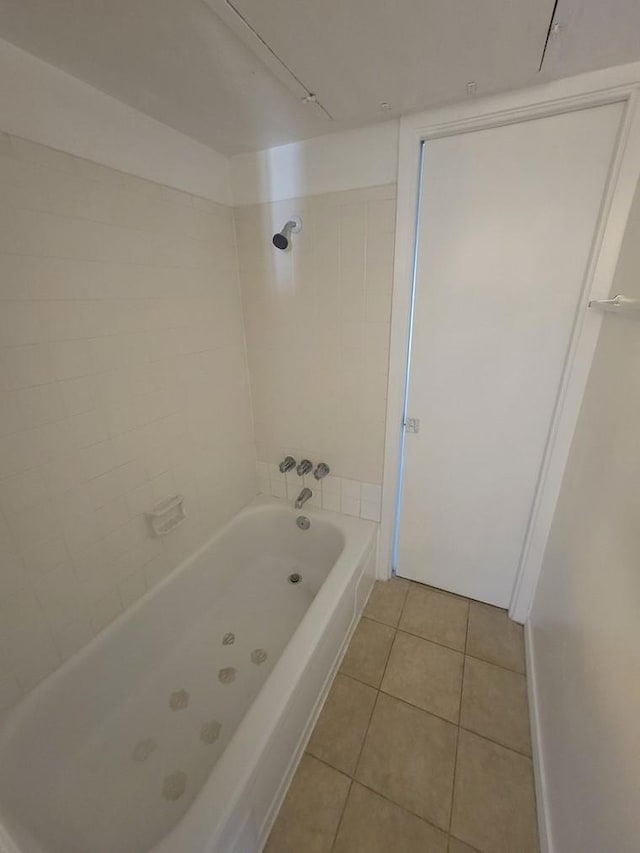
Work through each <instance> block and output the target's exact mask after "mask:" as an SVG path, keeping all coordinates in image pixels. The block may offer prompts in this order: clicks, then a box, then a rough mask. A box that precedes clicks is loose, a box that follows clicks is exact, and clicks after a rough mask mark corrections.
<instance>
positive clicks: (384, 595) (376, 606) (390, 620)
mask: <svg viewBox="0 0 640 853" xmlns="http://www.w3.org/2000/svg"><path fill="white" fill-rule="evenodd" d="M408 591H409V581H406V580H403V579H402V578H391V580H388V581H376V583H375V586H374V587H373V590H372V592H371V595H370V596H369V601H368V602H367V606H366V607H365V609H364V615H365V616H367V617H368V618H369V619H375V620H376V622H384V624H385V625H391V626H392V627H393V628H395V627H396V625H397V624H398V620H399V619H400V613H401V612H402V606H403V605H404V600H405V598H406V596H407V592H408Z"/></svg>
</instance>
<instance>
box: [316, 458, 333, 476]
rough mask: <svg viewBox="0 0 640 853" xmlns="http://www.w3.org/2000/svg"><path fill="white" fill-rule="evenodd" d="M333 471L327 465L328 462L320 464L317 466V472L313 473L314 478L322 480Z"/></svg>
mask: <svg viewBox="0 0 640 853" xmlns="http://www.w3.org/2000/svg"><path fill="white" fill-rule="evenodd" d="M330 470H331V469H330V468H329V466H328V465H327V463H326V462H320V464H319V465H317V466H316V470H315V471H314V472H313V476H314V477H315V478H316V480H321V479H322V478H323V477H326V476H327V474H328V473H329V471H330Z"/></svg>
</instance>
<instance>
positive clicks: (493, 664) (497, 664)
mask: <svg viewBox="0 0 640 853" xmlns="http://www.w3.org/2000/svg"><path fill="white" fill-rule="evenodd" d="M464 654H465V657H468V658H473V659H474V660H479V661H481V662H482V663H488V664H490V665H491V666H495V667H497V668H498V669H502V670H504V671H505V672H512V673H513V674H514V675H521V676H522V677H523V678H524V679H526V677H527V673H526V672H521V671H520V670H519V669H511V667H509V666H503V665H502V664H500V663H496V662H495V661H492V660H487V659H486V658H481V657H478V655H472V654H469V652H465V653H464Z"/></svg>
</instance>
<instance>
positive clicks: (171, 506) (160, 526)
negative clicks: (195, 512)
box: [147, 495, 187, 536]
mask: <svg viewBox="0 0 640 853" xmlns="http://www.w3.org/2000/svg"><path fill="white" fill-rule="evenodd" d="M186 517H187V514H186V512H185V511H184V497H183V496H182V495H171V497H169V498H163V499H162V500H160V501H158V503H157V504H155V505H154V507H153V509H152V510H151V511H150V512H148V513H147V518H148V519H149V523H150V524H151V529H152V530H153V532H154V533H155V535H156V536H166V534H167V533H171V531H172V530H173V529H174V528H176V527H177V526H178V525H179V524H182V522H183V521H184V520H185V518H186Z"/></svg>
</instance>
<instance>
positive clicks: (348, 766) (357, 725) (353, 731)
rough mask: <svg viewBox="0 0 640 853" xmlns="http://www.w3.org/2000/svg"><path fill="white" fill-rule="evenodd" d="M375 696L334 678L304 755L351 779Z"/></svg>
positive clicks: (339, 677) (364, 688)
mask: <svg viewBox="0 0 640 853" xmlns="http://www.w3.org/2000/svg"><path fill="white" fill-rule="evenodd" d="M376 695H377V694H376V691H375V690H374V689H373V687H369V686H368V685H366V684H363V683H362V682H361V681H356V680H355V679H353V678H349V677H348V676H346V675H340V674H338V675H337V676H336V679H335V681H334V682H333V685H332V687H331V690H330V691H329V695H328V696H327V701H326V702H325V703H324V707H323V709H322V711H321V713H320V716H319V717H318V722H317V723H316V725H315V728H314V730H313V734H312V735H311V740H310V741H309V745H308V746H307V752H310V753H311V755H315V757H316V758H320V759H322V761H326V762H327V764H331V766H332V767H335V768H336V769H337V770H341V771H342V772H343V773H347V774H348V775H349V776H352V775H353V771H354V770H355V769H356V762H357V761H358V756H359V755H360V749H361V748H362V742H363V741H364V736H365V734H366V732H367V726H368V725H369V719H370V718H371V712H372V711H373V706H374V703H375V701H376Z"/></svg>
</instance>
